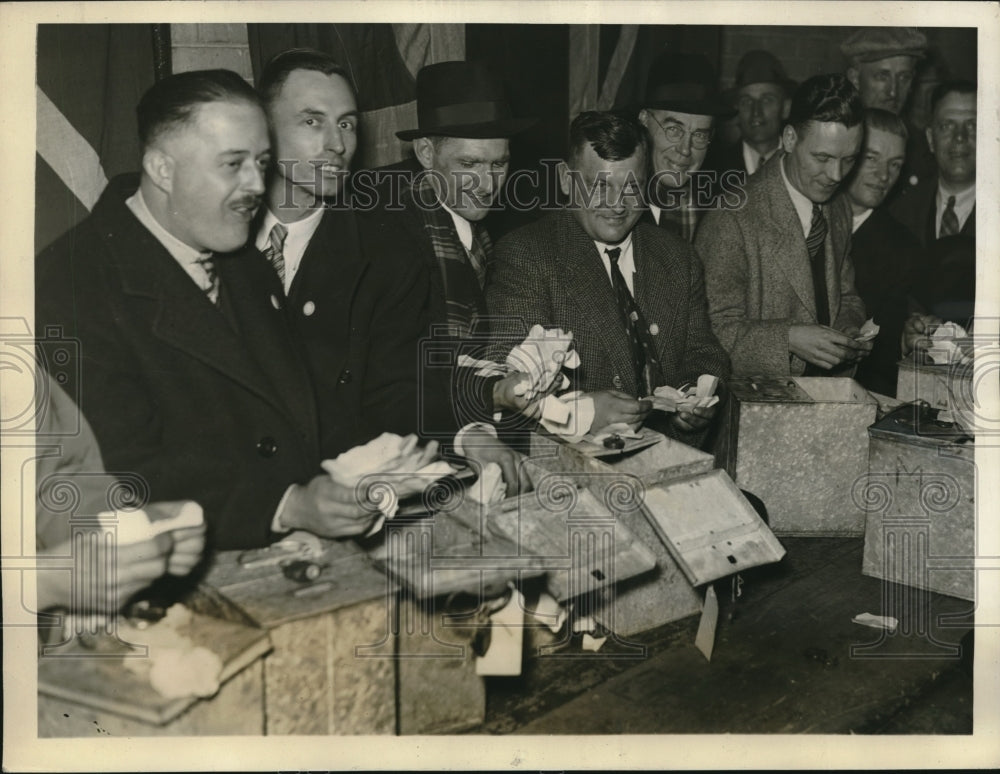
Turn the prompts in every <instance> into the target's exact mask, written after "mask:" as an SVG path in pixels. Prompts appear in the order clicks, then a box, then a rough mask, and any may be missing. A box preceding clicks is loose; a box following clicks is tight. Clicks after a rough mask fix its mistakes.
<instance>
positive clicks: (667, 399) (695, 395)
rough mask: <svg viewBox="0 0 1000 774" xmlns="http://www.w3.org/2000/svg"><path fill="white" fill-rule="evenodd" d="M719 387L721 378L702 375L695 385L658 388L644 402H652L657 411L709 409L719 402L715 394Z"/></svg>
mask: <svg viewBox="0 0 1000 774" xmlns="http://www.w3.org/2000/svg"><path fill="white" fill-rule="evenodd" d="M718 387H719V377H718V376H713V375H712V374H702V375H701V376H699V377H698V383H697V384H695V385H690V384H685V385H682V386H681V387H680V389H678V388H676V387H671V386H670V385H668V384H665V385H663V386H662V387H657V388H656V389H655V390H653V394H652V395H650V396H649V397H647V398H644V399H643V400H648V401H650V402H652V404H653V408H654V409H656V410H657V411H667V412H672V411H690V410H691V409H693V408H709V407H710V406H714V405H715V404H716V403H718V402H719V396H718V395H716V394H715V391H716V389H718Z"/></svg>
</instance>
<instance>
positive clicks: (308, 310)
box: [302, 301, 316, 317]
mask: <svg viewBox="0 0 1000 774" xmlns="http://www.w3.org/2000/svg"><path fill="white" fill-rule="evenodd" d="M315 311H316V304H314V303H313V302H312V301H306V302H305V303H304V304H303V305H302V314H304V315H305V316H306V317H311V316H312V313H313V312H315Z"/></svg>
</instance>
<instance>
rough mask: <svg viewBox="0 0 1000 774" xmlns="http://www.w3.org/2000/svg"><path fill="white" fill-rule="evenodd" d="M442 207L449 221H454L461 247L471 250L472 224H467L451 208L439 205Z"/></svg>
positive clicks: (443, 204)
mask: <svg viewBox="0 0 1000 774" xmlns="http://www.w3.org/2000/svg"><path fill="white" fill-rule="evenodd" d="M441 206H442V207H444V211H445V212H447V213H448V214H449V215H451V219H452V220H453V221H455V231H457V232H458V238H459V241H461V243H462V247H464V248H465V249H466V250H469V251H471V250H472V224H471V223H469V221H467V220H466V219H465V218H463V217H462V216H461V215H459V214H458V213H457V212H455V211H454V210H453V209H452V208H451V207H449V206H448V205H447V204H445V203H444V202H442V203H441Z"/></svg>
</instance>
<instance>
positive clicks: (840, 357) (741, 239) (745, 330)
mask: <svg viewBox="0 0 1000 774" xmlns="http://www.w3.org/2000/svg"><path fill="white" fill-rule="evenodd" d="M862 135H863V126H862V107H861V99H860V97H859V95H858V91H857V89H856V88H854V86H853V85H851V83H850V82H849V81H848V80H847V79H846V78H845V77H844V76H842V75H818V76H815V77H813V78H810V79H809V80H807V81H806V82H805V83H803V84H802V86H800V87H799V88H798V90H797V91H796V92H795V94H794V96H793V97H792V105H791V110H790V112H789V118H788V124H787V125H786V126H785V128H784V131H783V132H782V136H781V144H782V151H783V153H782V154H781V155H779V156H775V157H774V158H772V159H771V160H770V161H769V162H767V163H766V164H764V166H763V168H762V169H761V170H760V171H759V172H758V173H757V174H755V175H754V176H753V177H751V178H750V179H749V180H748V181H747V187H746V196H747V202H746V206H745V207H743V208H742V209H739V210H720V211H716V212H711V213H709V214H708V215H707V216H706V217H705V222H704V224H703V227H702V229H701V230H700V231H699V233H698V238H697V239H696V240H695V247H696V248H697V249H698V255H699V256H700V257H701V260H702V263H703V264H704V266H705V286H706V291H707V295H708V311H709V316H710V317H711V320H712V327H713V329H714V331H715V334H716V335H717V336H718V337H719V341H721V342H722V346H724V347H725V348H726V349H727V350H728V352H729V355H730V357H731V358H732V361H733V372H734V373H736V374H745V375H763V376H787V375H803V374H806V375H817V376H819V375H826V374H830V373H831V372H833V371H836V370H838V369H840V368H841V367H850V366H853V364H854V362H855V361H856V360H857V359H858V358H859V357H862V356H864V355H865V354H867V353H868V351H870V350H871V344H870V343H863V342H857V341H855V337H856V336H857V334H858V332H859V329H860V326H861V325H862V324H863V323H864V320H865V308H864V304H863V302H862V301H861V299H860V298H859V297H858V295H857V293H856V292H855V289H854V269H853V266H852V264H851V261H850V259H849V256H848V251H849V249H850V236H851V212H850V207H849V206H848V204H847V202H846V201H844V200H843V199H835V200H834V201H833V202H832V203H829V202H830V200H831V199H832V197H833V196H834V194H835V193H836V192H837V190H838V189H839V188H840V186H841V182H842V180H843V179H844V178H845V177H846V176H847V174H848V173H849V172H850V171H851V169H852V167H853V166H854V164H855V161H856V160H857V158H858V155H859V153H860V151H861V140H862Z"/></svg>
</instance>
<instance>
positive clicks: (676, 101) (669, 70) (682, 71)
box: [637, 51, 735, 118]
mask: <svg viewBox="0 0 1000 774" xmlns="http://www.w3.org/2000/svg"><path fill="white" fill-rule="evenodd" d="M637 107H639V108H647V109H650V110H676V111H677V112H678V113H692V114H694V115H703V116H716V117H717V118H729V117H731V116H733V115H734V114H735V111H734V110H733V108H732V106H731V105H729V104H728V103H727V102H726V101H725V100H724V99H723V98H722V96H721V95H720V94H719V89H718V79H717V77H716V73H715V68H714V67H713V66H712V63H711V62H709V61H708V57H706V56H705V55H704V54H677V53H673V52H670V51H665V52H663V53H662V54H660V55H659V56H658V57H657V58H656V59H655V60H653V64H652V65H651V66H650V68H649V77H648V78H647V79H646V93H645V96H644V97H643V100H642V101H641V102H640V103H639V104H638V106H637Z"/></svg>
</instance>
